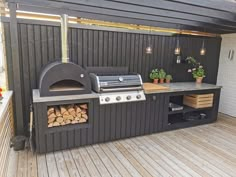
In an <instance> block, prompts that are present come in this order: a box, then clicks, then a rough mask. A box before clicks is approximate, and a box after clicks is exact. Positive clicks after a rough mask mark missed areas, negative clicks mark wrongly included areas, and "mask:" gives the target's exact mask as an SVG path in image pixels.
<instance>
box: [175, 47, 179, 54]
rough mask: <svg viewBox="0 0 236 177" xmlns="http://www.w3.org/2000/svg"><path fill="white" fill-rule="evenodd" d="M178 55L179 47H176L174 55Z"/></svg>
mask: <svg viewBox="0 0 236 177" xmlns="http://www.w3.org/2000/svg"><path fill="white" fill-rule="evenodd" d="M179 54H180V47H176V48H175V55H179Z"/></svg>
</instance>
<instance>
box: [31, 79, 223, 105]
mask: <svg viewBox="0 0 236 177" xmlns="http://www.w3.org/2000/svg"><path fill="white" fill-rule="evenodd" d="M161 85H163V86H167V87H169V88H170V89H169V90H158V91H155V92H149V93H145V94H154V93H169V92H183V91H194V90H210V89H219V88H221V86H217V85H213V84H205V83H202V84H196V83H195V82H176V83H174V82H173V83H170V84H166V83H165V84H161ZM99 95H100V94H99V93H95V92H92V93H90V94H82V95H65V96H48V97H40V94H39V90H38V89H35V90H33V102H34V103H42V102H51V101H61V100H65V101H66V100H67V101H68V100H82V99H95V98H99Z"/></svg>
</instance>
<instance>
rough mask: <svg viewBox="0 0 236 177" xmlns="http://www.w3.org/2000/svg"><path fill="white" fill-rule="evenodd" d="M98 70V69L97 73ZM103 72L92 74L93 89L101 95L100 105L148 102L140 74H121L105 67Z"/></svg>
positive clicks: (117, 70)
mask: <svg viewBox="0 0 236 177" xmlns="http://www.w3.org/2000/svg"><path fill="white" fill-rule="evenodd" d="M90 69H91V68H90ZM98 70H99V69H98V68H96V71H98ZM101 70H103V71H102V72H97V73H94V72H93V73H90V78H91V81H92V88H93V90H94V91H95V92H97V93H100V96H99V100H100V104H112V103H123V102H133V101H143V100H146V98H145V94H144V91H143V82H142V78H141V76H140V75H139V74H133V73H128V72H120V71H119V69H117V68H114V69H112V68H104V67H103V68H101ZM107 70H109V71H110V72H107ZM121 70H122V69H121ZM122 71H124V70H122ZM90 72H91V71H90Z"/></svg>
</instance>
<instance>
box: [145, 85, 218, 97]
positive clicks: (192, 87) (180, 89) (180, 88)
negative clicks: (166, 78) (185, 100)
mask: <svg viewBox="0 0 236 177" xmlns="http://www.w3.org/2000/svg"><path fill="white" fill-rule="evenodd" d="M160 85H163V86H166V87H169V88H170V89H169V90H158V91H155V92H149V93H145V94H153V93H169V92H183V91H194V90H211V89H220V88H222V87H221V86H217V85H213V84H206V83H202V84H197V83H195V82H173V83H169V84H167V83H165V84H160Z"/></svg>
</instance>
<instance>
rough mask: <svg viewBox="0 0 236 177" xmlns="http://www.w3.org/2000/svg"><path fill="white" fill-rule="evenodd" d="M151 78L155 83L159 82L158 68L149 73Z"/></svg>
mask: <svg viewBox="0 0 236 177" xmlns="http://www.w3.org/2000/svg"><path fill="white" fill-rule="evenodd" d="M149 77H150V79H152V80H153V83H154V84H158V79H159V72H158V69H153V70H152V72H151V73H150V75H149Z"/></svg>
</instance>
